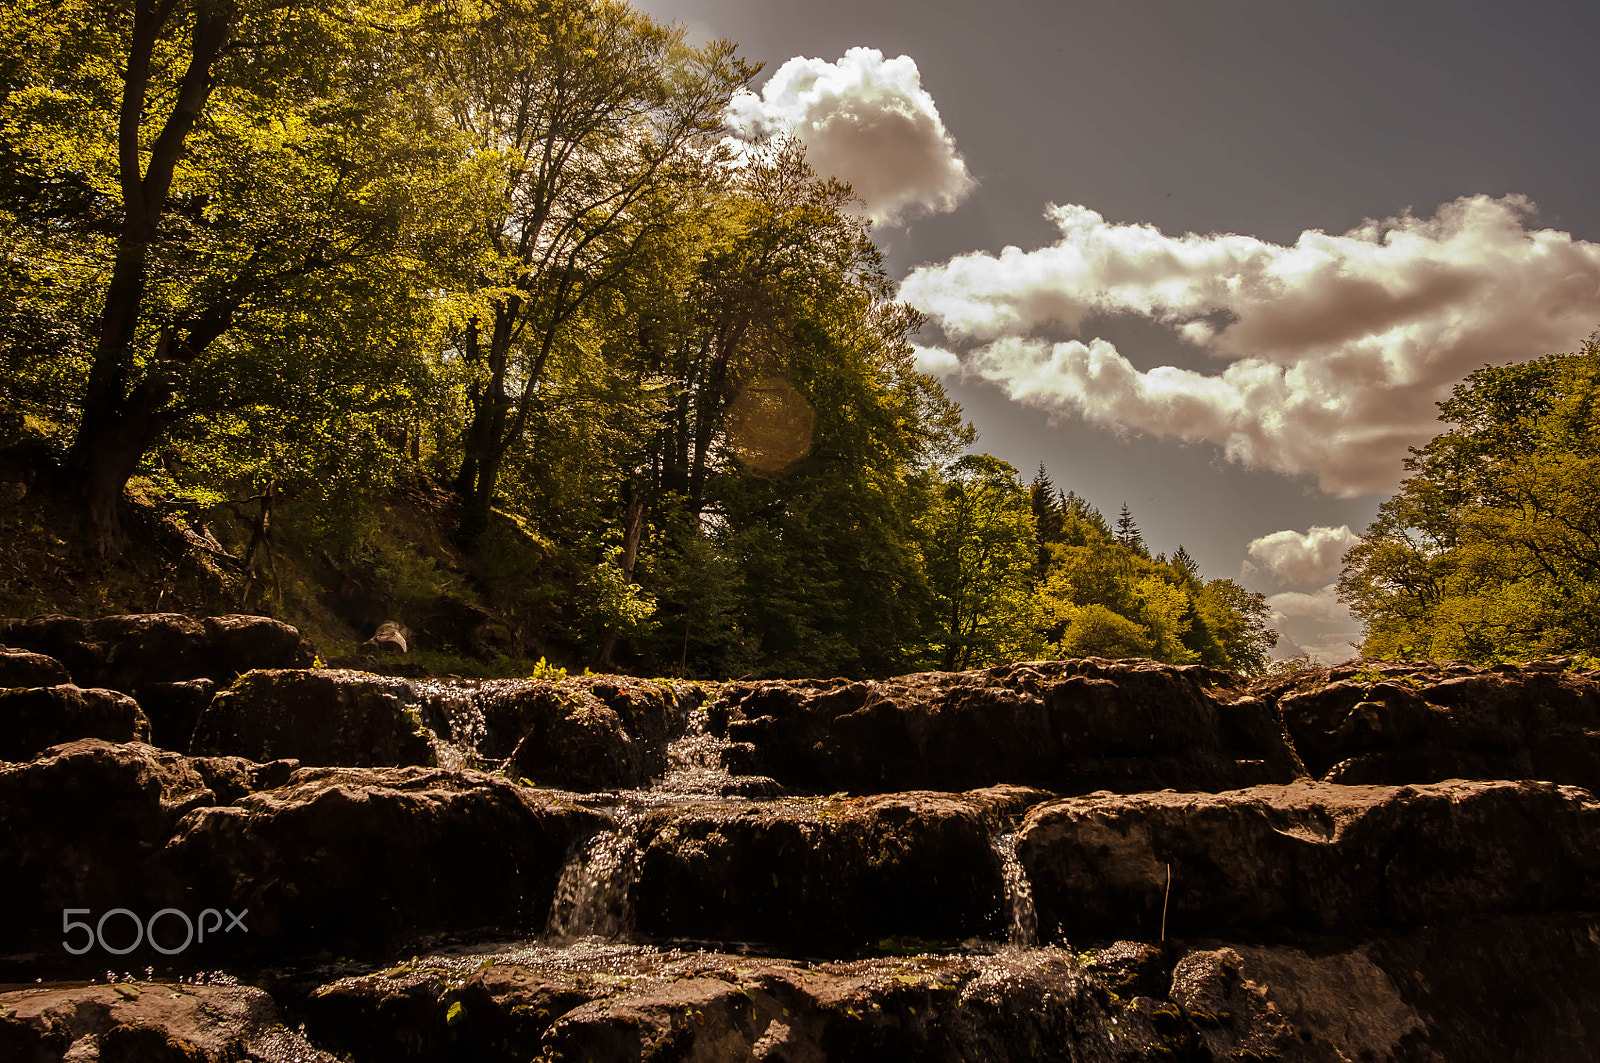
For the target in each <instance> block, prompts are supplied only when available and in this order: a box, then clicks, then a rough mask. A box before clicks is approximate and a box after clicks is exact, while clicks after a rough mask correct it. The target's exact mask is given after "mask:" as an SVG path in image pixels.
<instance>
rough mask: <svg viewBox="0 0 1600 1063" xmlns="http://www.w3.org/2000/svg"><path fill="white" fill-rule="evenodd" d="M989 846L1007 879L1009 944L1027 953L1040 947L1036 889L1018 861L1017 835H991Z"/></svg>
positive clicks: (1013, 833)
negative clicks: (1035, 909)
mask: <svg viewBox="0 0 1600 1063" xmlns="http://www.w3.org/2000/svg"><path fill="white" fill-rule="evenodd" d="M989 844H990V846H991V847H992V848H993V849H994V853H995V855H996V856H998V857H999V858H1000V870H1001V872H1002V873H1003V874H1004V876H1005V884H1006V915H1007V916H1008V917H1009V920H1008V921H1009V923H1010V928H1009V935H1008V938H1007V941H1008V943H1009V944H1010V945H1011V946H1012V947H1013V948H1019V949H1026V948H1032V947H1033V946H1034V945H1036V944H1038V940H1039V916H1038V914H1037V913H1035V912H1034V910H1033V886H1032V885H1031V884H1030V883H1029V882H1028V873H1027V872H1026V871H1024V870H1023V868H1022V862H1021V861H1019V860H1018V859H1017V835H1016V832H1015V831H1013V832H1011V833H1008V834H996V835H992V836H991V837H990V839H989Z"/></svg>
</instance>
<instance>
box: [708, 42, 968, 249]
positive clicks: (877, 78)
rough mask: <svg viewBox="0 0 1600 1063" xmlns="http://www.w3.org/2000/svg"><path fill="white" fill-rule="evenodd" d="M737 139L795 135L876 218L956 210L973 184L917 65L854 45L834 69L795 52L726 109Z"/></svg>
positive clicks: (887, 220)
mask: <svg viewBox="0 0 1600 1063" xmlns="http://www.w3.org/2000/svg"><path fill="white" fill-rule="evenodd" d="M727 122H728V128H729V131H730V132H731V133H732V134H733V136H734V137H735V138H736V139H737V140H738V141H741V142H746V143H749V142H759V141H764V140H766V139H768V138H770V137H773V136H778V135H783V134H792V135H794V136H795V137H796V138H798V139H799V140H800V141H801V142H802V143H803V144H805V146H806V159H807V161H808V162H810V163H811V165H812V167H814V168H815V169H816V170H817V172H818V173H823V174H832V175H833V176H836V177H838V178H840V179H841V180H844V181H848V182H849V183H850V184H851V186H852V187H854V189H855V191H856V194H857V195H859V196H860V197H861V198H862V199H863V200H865V201H866V206H867V213H868V214H869V215H870V216H871V218H872V220H873V221H875V222H881V223H887V224H893V223H898V222H903V221H907V220H909V219H910V218H913V217H915V216H917V215H919V214H926V213H942V212H945V211H950V210H954V209H955V208H956V206H957V205H958V204H959V203H960V202H961V200H962V199H964V198H965V197H966V195H967V193H968V192H969V191H971V189H972V186H973V180H972V176H971V174H969V173H968V172H967V164H966V163H965V162H964V161H963V160H962V158H961V156H960V154H958V153H957V151H956V143H955V139H954V138H953V137H951V136H950V133H949V131H948V130H946V129H945V127H944V122H943V120H941V119H940V117H939V109H938V107H936V106H935V105H934V102H933V97H932V96H930V95H929V94H928V92H927V90H925V89H924V88H923V87H922V75H921V73H920V72H919V71H918V70H917V63H916V60H914V59H912V58H911V57H910V56H907V55H902V56H900V57H899V58H896V59H885V58H884V57H883V53H882V52H880V51H878V50H877V49H876V48H852V49H850V50H849V51H848V52H846V53H845V54H844V57H843V58H842V59H840V60H839V61H838V62H835V63H828V62H824V61H823V60H821V59H807V58H805V57H803V56H795V57H794V58H793V59H790V60H789V61H788V62H787V63H784V64H783V66H781V67H779V68H778V71H777V72H776V73H775V74H773V75H772V77H771V78H770V79H768V81H767V83H766V85H764V86H763V87H762V90H761V94H760V95H759V96H758V95H756V94H755V93H753V92H741V93H739V94H738V95H737V96H735V97H734V99H733V102H732V103H731V104H730V105H729V107H728V116H727Z"/></svg>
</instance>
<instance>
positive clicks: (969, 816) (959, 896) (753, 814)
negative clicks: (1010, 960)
mask: <svg viewBox="0 0 1600 1063" xmlns="http://www.w3.org/2000/svg"><path fill="white" fill-rule="evenodd" d="M993 824H994V819H993V815H992V809H991V808H990V806H989V804H988V803H987V802H986V801H985V800H983V799H968V798H966V797H963V796H961V795H955V794H940V793H906V794H891V795H885V796H878V797H870V798H827V799H813V800H788V801H778V802H762V803H753V804H751V803H743V804H717V803H707V804H695V805H688V806H683V807H678V808H665V809H658V810H655V811H651V812H647V813H645V814H644V815H643V816H642V817H641V818H640V820H639V823H638V826H637V834H638V836H637V845H638V850H639V854H640V855H639V878H638V883H637V885H636V886H635V888H634V891H633V904H634V909H635V911H636V912H637V920H638V929H639V930H640V931H641V932H643V933H645V934H647V935H651V936H655V937H666V938H689V939H696V940H703V941H723V942H727V941H747V942H750V941H753V942H766V943H770V944H772V945H777V946H781V947H784V948H789V949H796V950H800V951H801V953H802V954H806V955H840V954H841V953H847V952H849V951H852V950H854V949H856V948H859V947H861V946H862V945H867V944H872V943H875V942H879V941H882V940H885V939H914V940H918V941H944V942H957V941H961V940H964V939H966V938H970V937H975V936H979V935H988V936H990V937H991V938H993V937H998V936H1000V935H1001V927H1002V921H1003V918H1004V913H1003V912H1002V908H1003V905H1004V897H1005V889H1004V876H1003V874H1002V870H1001V864H1000V858H999V857H998V856H997V854H996V853H995V852H994V850H993V849H992V848H991V847H990V843H989V839H990V836H991V833H992V831H993Z"/></svg>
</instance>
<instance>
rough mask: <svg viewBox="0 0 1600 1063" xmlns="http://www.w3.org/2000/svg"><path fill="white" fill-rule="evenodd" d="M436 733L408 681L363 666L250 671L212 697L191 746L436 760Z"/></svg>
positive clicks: (344, 758)
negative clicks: (356, 669)
mask: <svg viewBox="0 0 1600 1063" xmlns="http://www.w3.org/2000/svg"><path fill="white" fill-rule="evenodd" d="M434 739H435V736H434V734H433V732H432V731H431V730H430V729H429V728H428V727H427V726H426V725H425V724H424V722H423V718H422V712H421V708H420V702H419V699H418V697H417V695H416V693H415V692H414V691H413V690H412V688H411V686H410V684H409V683H407V682H406V681H405V680H402V679H386V678H382V677H379V676H372V675H367V674H366V673H363V672H345V671H333V670H318V671H291V670H274V671H258V672H250V673H248V674H246V675H243V676H240V677H239V679H238V680H237V681H236V682H235V683H234V684H233V686H231V687H229V688H228V689H227V690H224V691H222V692H221V693H219V694H217V695H216V697H214V698H212V699H211V702H210V704H209V705H207V706H206V709H205V711H204V712H202V713H201V715H200V721H199V723H198V724H197V725H196V728H195V735H194V742H193V744H192V746H191V750H192V752H194V753H195V754H197V755H209V756H235V757H247V758H249V759H250V760H256V761H269V760H278V759H282V758H294V759H296V760H299V761H300V762H301V763H302V764H305V765H307V766H311V765H340V766H345V767H376V766H392V765H408V764H416V765H431V764H434V763H436V753H435V749H434Z"/></svg>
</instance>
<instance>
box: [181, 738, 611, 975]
mask: <svg viewBox="0 0 1600 1063" xmlns="http://www.w3.org/2000/svg"><path fill="white" fill-rule="evenodd" d="M606 823H607V821H606V820H605V818H604V817H602V816H601V815H599V814H598V813H595V812H593V811H591V810H589V809H586V808H582V807H580V806H578V805H575V804H572V803H571V802H570V801H566V800H563V799H562V798H560V797H558V796H555V795H553V794H550V793H548V792H546V791H540V790H533V789H529V788H527V787H522V786H517V785H515V784H514V783H511V782H509V781H507V780H505V779H503V778H498V777H494V776H490V775H485V774H483V773H481V772H472V771H462V772H449V771H441V770H438V769H427V768H390V769H367V770H362V769H356V768H301V769H299V770H297V771H295V772H294V773H293V774H292V775H291V776H290V777H289V779H288V780H287V781H286V782H285V783H284V784H282V785H281V786H278V787H276V788H274V789H271V790H265V791H261V792H258V793H253V794H248V795H246V796H244V797H242V798H240V799H239V800H237V801H235V802H234V803H233V804H231V805H227V806H221V805H214V806H210V807H204V808H200V809H197V810H195V811H194V812H192V813H191V814H189V815H187V816H186V817H185V818H184V819H183V820H182V821H181V822H180V823H179V824H178V825H177V827H176V829H175V831H174V833H173V836H172V839H171V840H170V841H169V842H168V843H167V845H166V846H165V847H164V849H163V851H162V853H161V854H160V856H159V859H158V862H157V869H156V871H157V875H158V877H160V878H161V879H164V880H165V887H164V888H165V889H166V891H167V895H168V896H169V897H170V898H172V900H173V903H175V904H176V903H178V902H179V901H180V900H187V904H188V906H189V907H192V908H199V907H202V906H205V907H213V908H224V907H226V908H230V909H234V910H244V909H247V910H249V911H250V912H251V913H252V914H251V920H250V924H249V926H250V938H249V940H248V941H247V942H246V941H244V940H243V939H241V940H240V941H239V942H237V943H235V944H236V945H237V946H238V947H240V948H243V947H245V946H248V947H249V948H251V949H253V950H261V951H267V952H272V953H277V954H282V953H284V952H285V951H287V950H292V949H299V950H309V951H310V952H313V953H315V952H320V951H332V952H334V953H336V954H339V955H347V954H348V955H372V954H375V953H381V952H382V951H384V950H386V949H391V948H397V947H401V946H403V945H405V944H406V943H408V942H412V941H415V940H416V939H417V938H419V937H422V936H425V935H429V934H450V933H479V934H482V933H489V932H499V933H515V932H524V933H526V932H534V931H537V930H540V929H542V928H543V925H544V922H545V919H546V916H547V914H548V912H549V911H550V905H551V901H552V899H553V896H554V892H555V887H556V882H557V879H558V878H559V876H560V873H561V868H562V866H563V865H564V863H565V862H566V858H567V853H568V851H569V850H570V849H571V848H572V847H573V846H575V845H576V844H577V843H579V842H580V841H582V840H583V839H585V838H587V837H588V836H590V835H592V834H593V833H594V832H595V831H596V830H598V829H600V828H601V827H602V826H604V825H606Z"/></svg>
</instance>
